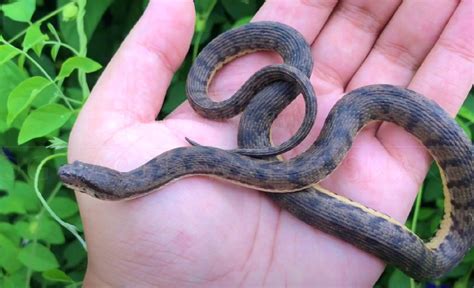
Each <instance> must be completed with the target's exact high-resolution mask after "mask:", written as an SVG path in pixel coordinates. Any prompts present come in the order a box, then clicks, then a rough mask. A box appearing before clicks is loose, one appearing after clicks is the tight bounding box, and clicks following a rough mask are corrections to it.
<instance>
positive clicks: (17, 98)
mask: <svg viewBox="0 0 474 288" xmlns="http://www.w3.org/2000/svg"><path fill="white" fill-rule="evenodd" d="M50 84H51V82H50V81H49V80H48V79H46V78H44V77H40V76H35V77H31V78H28V79H26V80H24V81H23V82H21V83H20V84H19V85H18V86H17V87H16V88H15V89H13V91H12V92H11V93H10V95H9V96H8V102H7V108H8V116H7V125H9V126H10V125H11V124H12V123H13V121H14V120H15V118H16V117H17V116H18V115H19V114H20V113H21V112H23V110H25V109H26V108H28V107H29V106H30V104H31V102H33V100H34V99H35V97H36V96H37V95H38V94H39V93H40V92H41V91H42V90H43V89H44V88H46V87H47V86H48V85H50Z"/></svg>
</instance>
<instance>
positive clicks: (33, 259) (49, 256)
mask: <svg viewBox="0 0 474 288" xmlns="http://www.w3.org/2000/svg"><path fill="white" fill-rule="evenodd" d="M18 259H20V261H21V263H23V264H24V265H25V266H26V267H28V268H30V269H31V270H33V271H40V272H42V271H47V270H51V269H54V268H57V267H58V266H59V263H58V261H57V260H56V256H54V254H53V253H52V252H51V251H50V250H49V249H48V248H46V247H45V246H43V245H41V244H39V243H31V244H29V245H28V246H26V247H25V248H23V249H21V250H20V253H19V254H18Z"/></svg>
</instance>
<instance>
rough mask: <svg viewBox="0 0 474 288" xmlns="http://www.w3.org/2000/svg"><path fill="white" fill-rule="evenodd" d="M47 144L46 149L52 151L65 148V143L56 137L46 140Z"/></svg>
mask: <svg viewBox="0 0 474 288" xmlns="http://www.w3.org/2000/svg"><path fill="white" fill-rule="evenodd" d="M48 141H49V143H51V144H49V145H48V146H46V148H50V149H54V150H61V149H66V148H67V142H66V141H64V140H63V139H60V138H58V137H53V138H52V139H49V140H48Z"/></svg>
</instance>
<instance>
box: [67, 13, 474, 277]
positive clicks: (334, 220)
mask: <svg viewBox="0 0 474 288" xmlns="http://www.w3.org/2000/svg"><path fill="white" fill-rule="evenodd" d="M256 50H271V51H276V52H278V53H279V54H280V55H281V56H282V58H283V60H284V63H285V64H280V65H272V66H269V67H267V68H264V69H263V70H261V71H259V72H257V73H256V75H254V76H252V77H251V78H250V79H249V80H248V81H247V82H246V84H244V85H243V86H242V88H241V89H239V91H237V92H236V94H235V95H234V96H233V97H231V98H230V99H228V100H226V101H223V102H213V101H211V100H210V99H209V98H208V96H207V88H208V84H209V83H210V81H211V80H212V78H213V75H214V74H215V72H216V70H217V69H219V68H220V67H221V66H222V65H223V64H224V63H226V62H228V61H230V60H231V59H233V58H235V57H237V56H239V55H242V54H246V53H249V52H251V51H256ZM312 66H313V63H312V59H311V54H310V50H309V47H308V44H307V43H306V42H305V40H304V39H303V38H302V36H301V35H300V34H299V33H298V32H297V31H296V30H294V29H292V28H291V27H288V26H285V25H283V24H278V23H274V22H257V23H252V24H248V25H245V26H242V27H240V28H236V29H234V30H231V31H228V32H226V33H224V34H222V35H220V36H219V37H217V38H216V39H215V40H214V41H212V42H211V43H210V44H209V45H208V46H206V47H205V48H204V49H203V51H202V52H201V53H200V55H199V56H198V58H197V59H196V61H195V63H194V64H193V66H192V68H191V70H190V72H189V76H188V81H187V94H188V98H189V101H190V103H191V105H192V106H193V108H194V109H195V110H196V111H197V112H198V113H199V114H200V115H202V116H205V117H209V118H212V119H224V118H229V117H232V116H234V115H236V114H238V113H240V112H242V111H243V114H242V118H241V120H240V126H239V137H238V139H239V140H238V141H239V148H238V149H236V150H233V151H225V150H221V149H218V148H212V147H204V146H199V145H195V146H194V147H181V148H176V149H173V150H170V151H167V152H165V153H163V154H161V155H159V156H157V157H156V158H154V159H152V160H150V161H149V162H147V163H146V164H144V165H142V166H140V167H138V168H136V169H134V170H132V171H129V172H118V171H115V170H112V169H109V168H105V167H101V166H96V165H91V164H86V163H81V162H74V163H72V164H69V165H65V166H63V167H61V168H60V171H59V176H60V178H61V180H62V181H63V182H64V183H65V184H66V185H67V186H69V187H71V188H73V189H75V190H77V191H80V192H84V193H87V194H89V195H91V196H94V197H96V198H99V199H106V200H122V199H129V198H133V197H139V196H143V195H146V194H147V193H150V192H152V191H156V190H157V189H158V188H161V187H163V186H164V185H165V184H167V183H169V182H171V181H174V180H176V179H178V178H180V177H183V176H190V175H198V174H199V175H203V174H204V175H213V176H217V177H219V178H222V179H226V180H229V181H232V182H235V183H238V184H239V185H245V186H249V187H253V188H255V189H257V190H261V191H267V192H273V193H266V194H267V195H269V197H270V198H271V199H273V200H274V201H275V202H277V203H278V204H279V205H280V206H282V207H284V208H286V209H287V210H288V211H290V212H291V213H293V214H294V215H295V216H296V217H298V218H299V219H301V220H303V221H304V222H306V223H307V224H309V225H312V226H313V227H316V228H317V229H320V230H322V231H325V232H327V233H329V234H332V235H335V236H337V237H339V238H341V239H343V240H345V241H347V242H350V243H351V244H353V245H355V246H357V247H359V248H361V249H363V250H365V251H367V252H369V253H372V254H373V255H375V256H377V257H379V258H380V259H382V260H384V261H385V262H387V263H391V264H394V265H396V266H397V267H399V268H400V269H401V270H403V271H404V272H405V273H407V274H408V275H409V276H411V277H413V278H415V279H417V280H423V279H432V278H438V277H440V276H442V275H443V274H444V273H446V272H447V271H449V270H450V269H451V268H452V267H454V266H455V265H456V264H458V263H459V262H460V261H461V260H462V258H463V256H464V255H465V254H466V253H467V252H468V251H469V249H470V248H471V247H472V246H473V244H474V182H473V178H474V177H473V176H474V168H473V166H474V157H473V150H474V149H473V145H472V143H471V142H470V140H469V139H468V138H467V137H466V135H465V134H464V133H463V131H462V130H461V129H460V128H459V127H458V125H456V123H455V121H454V120H453V119H451V118H450V117H449V115H448V114H447V113H445V111H444V110H443V109H442V108H440V107H439V106H438V105H437V104H436V103H434V102H433V101H430V100H428V99H426V98H425V97H423V96H421V95H419V94H417V93H415V92H413V91H410V90H407V89H403V88H399V87H395V86H391V85H372V86H366V87H363V88H359V89H356V90H353V91H352V92H350V93H348V94H347V95H345V96H344V97H343V98H342V99H341V100H340V101H339V102H338V103H337V104H336V105H335V106H334V108H333V109H332V110H331V112H330V113H329V116H328V118H327V119H326V122H325V124H324V127H323V129H322V132H321V134H320V136H319V137H318V139H317V140H316V141H315V142H314V144H313V145H312V146H311V147H310V148H309V149H308V150H307V151H305V152H304V153H302V154H301V155H299V156H297V157H295V158H293V159H290V160H288V161H282V160H279V159H277V158H275V157H273V158H270V157H267V158H265V159H257V158H255V157H250V156H246V155H253V156H274V155H276V154H279V153H281V152H283V151H287V150H289V149H291V148H293V147H294V146H295V145H296V144H298V143H299V142H300V141H301V140H302V139H303V138H304V137H305V136H306V135H307V134H308V132H309V129H310V128H311V126H312V124H313V121H314V115H315V113H316V112H315V111H316V105H315V104H316V102H315V101H316V100H315V99H316V98H315V97H314V92H313V89H312V87H311V83H310V82H309V80H308V77H309V75H310V72H311V70H312ZM300 92H302V93H303V95H304V97H305V101H306V112H307V113H306V116H305V120H304V121H303V124H302V126H301V128H300V130H299V131H298V132H297V133H296V134H295V135H294V136H293V137H292V138H291V139H290V140H288V141H287V142H286V143H284V144H282V145H280V146H278V147H272V146H271V143H270V137H269V136H270V135H269V134H270V128H271V124H272V122H273V120H274V119H275V118H276V116H277V115H278V114H279V113H280V112H281V111H282V110H283V109H284V108H285V107H286V106H287V105H288V104H289V103H290V102H291V101H292V100H293V99H294V98H295V97H296V96H297V95H298V94H299V93H300ZM371 121H389V122H393V123H395V124H397V125H399V126H401V127H403V128H404V129H405V130H406V131H408V132H409V133H411V134H413V135H414V136H416V137H417V138H418V139H419V140H420V141H421V142H422V143H423V144H424V146H426V147H427V149H428V150H429V152H430V153H431V155H432V156H433V158H434V159H435V161H436V162H437V164H438V165H439V167H440V168H441V174H442V179H443V187H444V196H445V216H444V219H443V221H442V224H441V228H440V229H439V230H438V232H437V233H436V236H435V237H434V238H433V239H432V240H431V241H430V242H428V243H426V244H425V243H424V242H423V241H422V240H421V239H420V238H419V237H418V236H416V235H415V234H413V233H412V232H410V231H409V230H408V229H407V228H405V226H404V225H402V224H400V223H398V222H397V221H396V220H394V219H392V218H390V217H388V216H386V215H384V214H382V213H379V212H377V211H374V210H372V209H369V208H366V207H364V206H362V205H360V204H358V203H355V202H352V201H350V200H349V199H346V198H344V197H342V196H338V195H336V194H334V193H332V192H330V191H327V190H325V189H323V188H321V187H318V186H317V185H315V183H318V182H320V181H321V180H322V179H324V178H325V177H326V176H327V175H328V174H330V173H331V172H332V171H333V170H334V169H335V168H336V167H337V166H338V165H339V164H340V163H341V161H342V160H343V158H344V156H345V155H346V153H347V151H348V150H349V149H350V147H351V144H352V141H353V139H354V137H355V136H356V134H357V133H358V132H359V131H360V130H361V129H362V128H363V127H364V126H365V125H366V124H367V123H369V122H371ZM303 189H304V190H303ZM280 192H282V193H280ZM283 192H293V193H283Z"/></svg>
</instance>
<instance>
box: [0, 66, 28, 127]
mask: <svg viewBox="0 0 474 288" xmlns="http://www.w3.org/2000/svg"><path fill="white" fill-rule="evenodd" d="M24 79H26V75H25V74H24V72H23V71H22V70H21V69H20V68H18V66H16V65H15V64H14V63H13V62H12V61H8V62H7V63H5V64H4V65H0V133H3V132H4V131H6V130H7V129H8V125H7V113H8V112H7V101H8V95H10V93H11V91H12V90H13V89H14V88H15V87H16V86H17V85H18V84H20V82H21V81H23V80H24Z"/></svg>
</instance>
